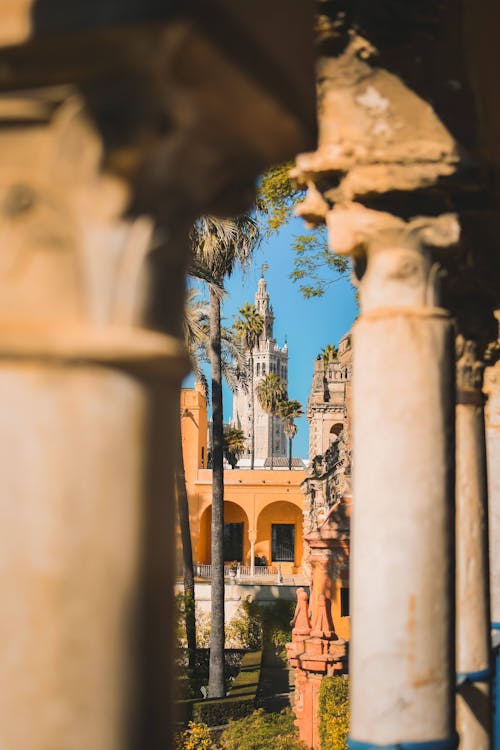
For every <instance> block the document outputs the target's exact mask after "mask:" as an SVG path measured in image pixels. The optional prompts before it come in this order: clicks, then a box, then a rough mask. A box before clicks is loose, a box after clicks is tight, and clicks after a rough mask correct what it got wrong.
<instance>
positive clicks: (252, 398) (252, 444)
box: [250, 350, 255, 471]
mask: <svg viewBox="0 0 500 750" xmlns="http://www.w3.org/2000/svg"><path fill="white" fill-rule="evenodd" d="M250 404H251V407H250V409H251V412H250V413H251V417H252V429H251V431H250V432H251V435H250V441H251V442H250V469H251V470H252V471H253V468H254V463H255V394H254V392H253V352H252V350H250Z"/></svg>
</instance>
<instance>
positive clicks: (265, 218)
mask: <svg viewBox="0 0 500 750" xmlns="http://www.w3.org/2000/svg"><path fill="white" fill-rule="evenodd" d="M292 167H293V162H291V161H289V162H285V163H284V164H275V165H274V166H273V167H270V168H269V169H268V170H267V172H264V174H263V175H262V177H261V179H260V181H259V184H258V185H257V200H256V206H257V216H258V218H259V219H260V220H261V222H262V223H263V224H264V227H265V231H266V232H267V234H268V235H269V234H272V233H273V232H276V231H277V230H278V229H280V227H282V226H283V225H284V224H286V222H287V221H288V220H289V219H290V218H291V217H292V216H293V210H294V208H295V205H296V204H297V202H298V200H299V198H300V197H302V196H303V195H304V191H303V190H297V188H296V187H294V185H293V183H292V181H291V179H290V169H291V168H292Z"/></svg>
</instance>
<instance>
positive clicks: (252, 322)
mask: <svg viewBox="0 0 500 750" xmlns="http://www.w3.org/2000/svg"><path fill="white" fill-rule="evenodd" d="M238 312H239V313H240V316H241V317H239V318H237V319H236V320H235V322H234V323H233V328H234V330H235V331H236V332H237V334H238V335H239V336H240V338H241V340H242V341H243V343H244V345H245V349H246V350H247V352H248V355H249V359H250V363H249V370H250V403H251V420H252V424H251V431H250V469H253V468H254V461H255V393H254V384H253V350H254V348H255V346H256V344H257V342H258V340H259V336H260V335H261V333H262V330H263V328H264V318H263V317H262V315H261V314H260V313H259V312H257V308H256V307H255V305H251V304H250V303H249V302H245V304H244V305H243V307H240V308H238Z"/></svg>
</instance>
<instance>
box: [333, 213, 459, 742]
mask: <svg viewBox="0 0 500 750" xmlns="http://www.w3.org/2000/svg"><path fill="white" fill-rule="evenodd" d="M326 218H327V224H328V229H329V238H330V244H331V246H332V247H333V248H334V249H335V250H336V251H337V252H340V253H343V254H346V253H351V254H353V256H354V267H355V271H356V274H357V277H358V279H359V292H360V306H361V316H360V318H359V319H358V321H357V322H356V324H355V326H354V332H353V395H352V398H353V456H354V464H353V497H354V502H353V513H352V515H353V519H352V537H351V538H352V549H351V649H350V657H349V662H350V675H351V685H352V692H351V700H352V708H351V712H352V713H351V747H352V748H357V747H361V746H362V747H366V746H368V747H370V748H371V747H386V746H387V747H388V746H391V747H392V746H393V745H397V744H398V743H403V744H404V743H415V744H414V745H413V744H412V745H411V746H412V748H413V747H415V748H418V747H419V746H420V743H426V742H429V741H440V743H441V744H440V745H439V747H440V748H454V747H456V737H455V736H454V713H455V711H454V704H455V695H454V693H455V670H454V658H453V648H450V644H453V643H454V633H453V631H454V622H453V559H452V558H453V528H452V527H453V502H454V484H453V478H454V471H453V470H454V439H453V434H454V404H453V394H454V351H453V341H454V335H453V326H452V323H451V320H450V316H449V314H448V312H447V311H446V310H443V309H442V308H440V307H439V301H438V299H437V283H436V282H437V277H438V266H436V265H435V263H434V259H433V251H434V250H436V249H437V248H440V247H448V246H449V245H453V244H454V243H455V242H456V241H457V240H458V236H459V226H458V222H457V220H456V218H455V217H454V216H453V215H443V216H441V217H438V218H426V217H423V218H417V219H414V220H412V221H409V222H407V221H403V220H401V219H399V218H396V217H395V216H393V215H390V214H388V213H382V212H377V211H372V210H369V209H366V208H364V207H362V206H360V205H358V204H347V205H346V206H340V205H339V206H338V207H335V208H333V209H332V210H329V211H328V214H327V217H326ZM364 743H367V744H364Z"/></svg>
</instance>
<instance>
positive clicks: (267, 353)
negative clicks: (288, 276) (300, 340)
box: [232, 275, 288, 466]
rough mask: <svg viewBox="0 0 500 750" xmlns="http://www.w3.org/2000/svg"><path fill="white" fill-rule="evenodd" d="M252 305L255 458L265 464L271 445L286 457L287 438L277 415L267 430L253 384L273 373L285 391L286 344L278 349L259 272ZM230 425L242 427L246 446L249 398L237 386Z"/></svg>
mask: <svg viewBox="0 0 500 750" xmlns="http://www.w3.org/2000/svg"><path fill="white" fill-rule="evenodd" d="M254 304H255V307H256V308H257V311H258V312H259V313H260V315H262V318H263V320H264V326H263V329H262V334H261V336H260V338H259V341H258V342H257V344H256V346H255V347H254V350H253V368H254V372H253V378H254V412H255V461H256V466H268V465H269V464H270V460H271V447H272V446H273V449H272V450H273V456H274V457H286V455H287V453H286V450H287V441H286V437H285V434H284V431H283V423H282V421H281V420H280V419H278V418H277V417H275V418H274V430H273V431H274V434H272V433H271V430H272V424H271V422H272V421H273V420H272V419H271V417H270V416H269V415H268V414H266V413H265V412H264V411H263V410H262V407H261V406H260V404H259V400H258V398H257V385H258V383H259V382H260V381H261V380H262V379H263V378H264V377H265V376H266V375H268V374H269V373H271V372H274V373H275V374H276V375H278V377H280V378H281V380H282V381H283V382H284V384H285V387H286V389H287V390H288V346H287V344H286V342H285V345H284V346H283V347H282V348H280V347H279V346H278V345H277V343H276V339H275V338H274V313H273V308H272V305H271V303H270V299H269V292H268V291H267V284H266V280H265V279H264V276H263V275H262V276H261V278H260V279H259V282H258V285H257V292H256V294H255V303H254ZM232 424H233V425H234V426H235V427H240V428H241V429H242V430H243V432H244V433H245V435H246V436H247V437H248V446H250V436H251V431H252V405H251V398H250V394H249V393H246V392H245V391H244V390H243V389H241V388H239V389H238V390H237V391H236V392H235V394H234V396H233V419H232ZM248 455H249V454H247V457H248ZM244 458H245V457H244ZM240 465H241V463H240Z"/></svg>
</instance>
